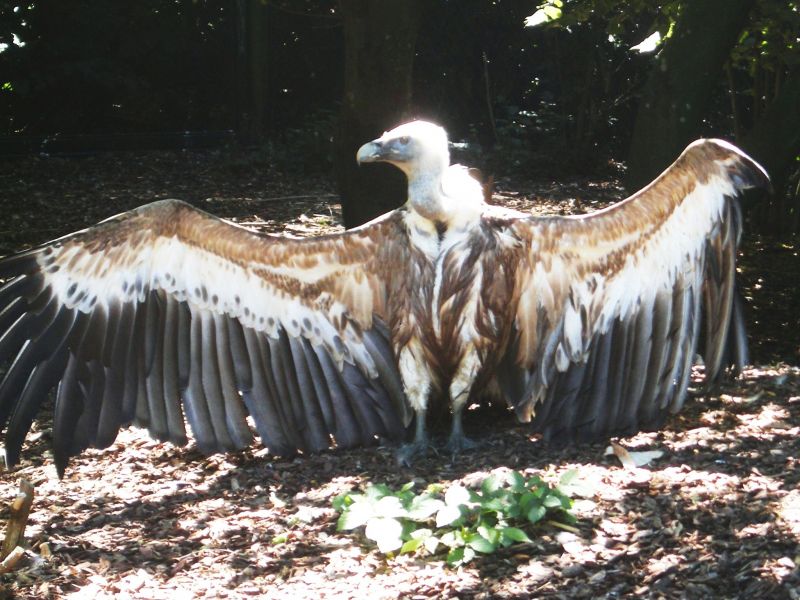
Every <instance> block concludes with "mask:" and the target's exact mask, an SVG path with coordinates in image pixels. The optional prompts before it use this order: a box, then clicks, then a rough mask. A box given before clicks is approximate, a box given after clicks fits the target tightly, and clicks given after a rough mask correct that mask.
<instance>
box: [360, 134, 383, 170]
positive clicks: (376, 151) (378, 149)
mask: <svg viewBox="0 0 800 600" xmlns="http://www.w3.org/2000/svg"><path fill="white" fill-rule="evenodd" d="M384 158H385V156H384V147H383V143H382V142H381V141H380V140H373V141H371V142H367V143H366V144H364V145H363V146H361V148H359V149H358V152H357V153H356V161H357V162H358V164H363V163H371V162H379V161H381V160H384Z"/></svg>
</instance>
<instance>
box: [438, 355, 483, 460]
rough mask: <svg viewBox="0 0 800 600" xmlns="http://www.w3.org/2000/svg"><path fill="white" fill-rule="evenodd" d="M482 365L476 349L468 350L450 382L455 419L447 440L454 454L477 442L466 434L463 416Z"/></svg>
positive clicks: (471, 446) (469, 447)
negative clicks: (462, 420)
mask: <svg viewBox="0 0 800 600" xmlns="http://www.w3.org/2000/svg"><path fill="white" fill-rule="evenodd" d="M480 366H481V361H480V357H479V356H478V353H477V352H476V351H475V350H472V351H471V352H468V353H467V355H466V356H465V357H464V358H463V359H461V363H460V364H459V365H458V369H457V370H456V374H455V375H454V376H453V380H452V383H451V384H450V406H452V407H453V420H452V424H451V429H450V439H449V440H448V441H447V446H446V448H447V450H449V451H450V452H451V453H452V454H454V455H455V454H458V453H459V452H462V451H464V450H472V449H474V448H475V447H476V446H477V444H476V443H475V442H473V441H472V440H471V439H469V438H468V437H467V436H465V435H464V425H463V423H462V422H461V416H462V413H463V412H464V406H465V405H466V404H467V400H468V399H469V394H470V391H471V390H472V384H473V383H474V381H475V378H476V377H477V374H478V369H479V368H480Z"/></svg>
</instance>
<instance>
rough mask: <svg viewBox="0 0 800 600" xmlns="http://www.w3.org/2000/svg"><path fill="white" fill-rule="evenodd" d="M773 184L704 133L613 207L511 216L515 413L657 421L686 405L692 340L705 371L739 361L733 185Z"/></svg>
mask: <svg viewBox="0 0 800 600" xmlns="http://www.w3.org/2000/svg"><path fill="white" fill-rule="evenodd" d="M767 184H768V178H767V175H766V173H765V172H764V171H763V169H761V167H759V166H758V165H757V164H756V163H755V162H753V161H752V160H751V159H750V158H748V157H747V156H746V155H744V154H743V153H742V152H740V151H739V150H737V149H736V148H735V147H733V146H731V145H730V144H727V143H726V142H722V141H718V140H700V141H698V142H695V143H694V144H692V145H691V146H689V147H688V148H687V149H686V151H685V152H684V153H683V154H682V155H681V156H680V158H678V160H677V161H676V162H675V163H674V164H673V165H672V166H670V167H669V168H668V169H667V170H666V171H665V172H664V173H663V174H662V175H661V176H660V177H659V178H658V179H656V180H655V181H654V182H653V183H652V184H650V185H649V186H648V187H646V188H645V189H643V190H642V191H640V192H639V193H637V194H635V195H634V196H632V197H630V198H628V199H627V200H625V201H623V202H621V203H619V204H617V205H615V206H612V207H609V208H608V209H606V210H603V211H599V212H597V213H594V214H591V215H586V216H581V217H554V218H524V219H517V220H512V221H509V222H507V224H506V226H505V227H504V229H505V230H506V232H507V233H510V234H511V235H510V237H511V238H512V239H513V240H514V241H513V243H511V244H508V248H509V251H510V252H512V253H514V254H515V256H516V264H517V270H516V280H515V285H516V290H515V297H516V298H518V305H517V309H516V317H515V322H514V327H513V331H512V337H511V339H510V343H509V346H508V348H509V349H508V352H507V354H506V356H505V357H504V358H503V360H502V363H501V364H500V368H499V370H498V379H499V382H500V383H501V385H502V386H503V387H504V388H505V390H506V394H507V396H508V397H509V398H510V400H511V401H512V403H513V405H514V406H515V408H516V410H517V414H518V416H519V417H520V418H521V419H523V420H529V419H530V418H531V417H532V416H533V414H534V413H535V421H534V423H535V426H536V427H537V429H539V430H541V431H543V432H544V433H545V436H546V437H548V438H556V437H558V438H563V439H572V438H578V439H594V438H598V437H600V436H603V435H608V434H610V433H631V432H634V431H637V430H639V429H642V428H645V429H647V428H653V427H657V426H660V425H661V424H662V422H663V420H664V418H665V416H666V414H667V413H669V412H673V413H674V412H676V411H677V410H678V409H680V407H681V405H682V404H683V401H684V398H685V394H686V390H687V386H688V380H689V375H690V371H691V366H692V362H693V359H694V357H695V353H696V349H697V348H698V340H700V339H701V338H704V344H703V346H702V348H700V352H701V353H702V355H703V358H704V363H705V372H706V378H707V380H709V381H713V380H714V379H715V378H716V377H717V374H718V373H719V372H720V370H721V369H722V368H724V367H725V366H727V365H726V363H730V362H733V363H742V362H745V361H746V360H747V358H746V352H747V350H746V349H747V344H746V339H745V337H744V330H743V325H742V318H741V314H740V313H739V310H740V308H739V306H738V301H737V300H736V291H735V287H734V285H735V281H734V280H735V274H736V270H735V263H736V249H737V244H738V240H739V235H740V231H741V215H740V210H739V206H738V202H737V199H736V198H737V196H738V194H739V193H740V191H741V190H743V189H744V188H747V187H753V186H756V185H767ZM701 323H703V325H702V326H701Z"/></svg>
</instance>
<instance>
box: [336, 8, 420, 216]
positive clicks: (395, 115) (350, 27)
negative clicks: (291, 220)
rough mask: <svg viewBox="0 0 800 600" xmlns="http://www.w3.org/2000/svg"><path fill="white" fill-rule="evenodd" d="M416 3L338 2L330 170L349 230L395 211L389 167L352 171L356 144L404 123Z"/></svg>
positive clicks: (398, 180) (397, 176)
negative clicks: (338, 86)
mask: <svg viewBox="0 0 800 600" xmlns="http://www.w3.org/2000/svg"><path fill="white" fill-rule="evenodd" d="M418 7H419V5H418V2H417V0H413V1H409V0H377V1H376V0H341V2H340V8H341V14H342V18H343V26H344V42H345V44H344V45H345V77H344V98H343V100H342V107H341V113H340V117H339V130H338V134H337V136H336V144H335V157H334V166H335V169H336V175H337V181H338V185H339V193H340V195H341V198H342V216H343V218H344V223H345V226H346V227H355V226H356V225H360V224H362V223H365V222H367V221H369V220H371V219H373V218H374V217H376V216H378V215H381V214H383V213H385V212H387V211H389V210H392V209H394V208H396V207H398V206H400V205H401V204H402V203H403V202H405V198H406V193H407V192H406V182H405V177H404V176H403V174H402V173H401V172H400V171H398V170H397V169H395V168H394V167H391V166H390V165H384V164H378V165H368V166H365V167H363V168H360V167H358V165H357V164H356V161H355V155H356V151H357V150H358V148H359V146H361V144H363V143H365V142H367V141H369V140H372V139H374V138H376V137H378V136H380V135H381V133H383V132H384V131H385V130H387V129H391V128H392V127H394V126H395V125H399V124H400V123H401V122H402V121H403V120H406V119H408V117H409V114H410V106H411V74H412V67H413V62H414V46H415V43H416V35H417V12H418Z"/></svg>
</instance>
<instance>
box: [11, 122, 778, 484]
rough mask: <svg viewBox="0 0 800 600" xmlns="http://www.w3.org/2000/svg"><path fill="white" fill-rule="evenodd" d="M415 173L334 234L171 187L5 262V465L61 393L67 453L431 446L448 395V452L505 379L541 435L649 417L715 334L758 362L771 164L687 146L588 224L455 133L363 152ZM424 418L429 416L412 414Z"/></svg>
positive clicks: (628, 428) (671, 400)
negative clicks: (127, 448)
mask: <svg viewBox="0 0 800 600" xmlns="http://www.w3.org/2000/svg"><path fill="white" fill-rule="evenodd" d="M357 158H358V161H359V162H361V163H368V162H376V161H384V162H389V163H391V164H393V165H396V166H397V167H398V168H400V169H402V170H403V172H404V173H405V174H406V176H407V177H408V201H407V202H406V203H405V205H404V206H402V207H401V208H399V209H398V210H395V211H393V212H390V213H388V214H386V215H384V216H382V217H380V218H378V219H376V220H374V221H372V222H371V223H368V224H366V225H364V226H362V227H359V228H357V229H353V230H350V231H347V232H344V233H340V234H335V235H328V236H323V237H319V238H315V239H302V240H295V239H286V238H282V237H275V236H268V235H260V234H257V233H253V232H251V231H248V230H247V229H243V228H241V227H238V226H236V225H233V224H231V223H227V222H225V221H222V220H220V219H218V218H216V217H213V216H211V215H209V214H206V213H205V212H202V211H200V210H198V209H196V208H193V207H192V206H190V205H188V204H185V203H183V202H179V201H176V200H164V201H159V202H154V203H152V204H148V205H146V206H142V207H140V208H137V209H135V210H132V211H130V212H127V213H124V214H121V215H118V216H115V217H112V218H110V219H108V220H106V221H103V222H102V223H100V224H98V225H96V226H94V227H90V228H89V229H86V230H84V231H80V232H77V233H74V234H71V235H68V236H66V237H63V238H61V239H58V240H55V241H53V242H49V243H47V244H44V245H42V246H40V247H38V248H34V249H32V250H28V251H25V252H21V253H19V254H16V255H13V256H9V257H6V258H5V259H3V260H2V261H0V279H2V280H5V285H4V286H3V287H2V288H0V368H2V367H3V366H4V367H5V371H6V372H5V376H4V378H3V379H2V383H0V428H2V427H3V426H5V449H6V458H7V462H8V464H9V465H14V464H15V463H17V462H18V460H19V456H20V451H21V448H22V444H23V441H24V438H25V436H26V434H27V432H28V430H29V428H30V426H31V423H32V420H33V419H34V418H35V417H36V415H37V413H38V412H39V410H40V408H41V407H42V406H43V405H44V404H45V401H46V399H47V398H48V396H49V394H50V392H51V391H52V390H55V391H54V394H53V396H54V417H53V446H54V454H55V463H56V467H57V469H58V471H59V474H63V472H64V469H65V468H66V466H67V463H68V460H69V458H70V457H71V456H75V455H77V454H78V453H80V452H81V451H82V450H83V449H85V448H87V447H89V446H92V447H98V448H103V447H106V446H108V445H109V444H111V443H112V442H113V441H114V438H115V437H116V435H117V432H118V431H119V429H120V427H124V426H126V425H128V424H130V423H135V424H137V425H139V426H141V427H146V428H147V429H148V430H149V432H150V433H151V434H152V435H153V436H155V437H156V438H158V439H160V440H170V441H172V442H174V443H176V444H184V443H186V441H187V432H186V427H185V422H186V421H188V423H189V425H190V427H191V431H192V434H193V436H194V438H195V440H196V443H197V445H198V447H199V448H200V449H201V450H202V451H203V452H206V453H211V452H218V451H228V450H235V449H239V448H243V447H245V446H248V445H249V444H250V443H251V441H252V438H253V434H252V432H251V427H250V424H249V423H248V421H247V417H248V415H249V416H250V417H252V422H253V423H254V425H255V429H256V432H257V433H258V436H259V437H260V438H261V443H262V444H264V445H265V446H266V447H267V448H268V449H269V450H270V451H271V452H273V453H275V454H287V453H294V452H296V451H302V452H307V451H318V450H322V449H324V448H328V447H330V446H338V447H350V446H354V445H362V444H370V443H373V442H374V441H375V440H376V439H379V438H389V439H393V440H398V439H401V438H402V436H403V435H404V432H405V427H406V426H407V425H408V424H409V423H410V421H411V418H412V416H413V415H414V414H415V415H416V427H415V436H414V441H413V443H411V444H409V445H407V446H404V447H403V448H402V449H401V451H400V458H401V459H402V460H404V461H408V460H410V459H411V458H412V457H413V456H414V455H415V454H417V453H419V452H421V451H424V450H425V448H426V447H427V444H428V438H427V435H426V430H425V414H426V409H427V406H428V400H429V398H430V397H431V396H432V395H435V394H437V393H439V392H441V393H446V394H447V395H448V396H449V398H450V403H451V408H452V413H453V417H452V432H451V435H450V440H449V444H448V446H449V448H451V449H452V450H454V451H456V450H459V449H461V448H464V447H465V446H466V445H468V440H466V438H465V437H464V434H463V429H462V424H461V414H462V410H463V408H464V406H465V404H466V402H467V401H468V400H469V399H470V398H473V397H478V396H480V395H481V393H482V391H484V390H486V389H487V388H488V387H489V386H492V387H493V388H498V389H500V390H501V391H502V393H503V395H504V396H505V398H506V400H507V401H508V403H509V405H510V406H511V407H513V408H514V410H515V411H516V414H517V415H518V417H519V418H520V419H522V420H523V421H528V420H530V419H532V418H533V420H534V425H535V427H536V428H537V429H538V430H539V431H542V432H544V434H545V436H546V437H547V436H549V437H555V436H558V437H559V438H562V439H573V438H574V439H592V438H597V437H600V436H604V435H608V434H611V433H631V432H634V431H636V430H638V429H640V428H654V427H658V426H660V425H661V424H662V422H663V420H664V418H665V416H666V415H667V414H669V413H674V412H676V411H677V410H678V409H680V407H681V405H682V404H683V401H684V398H685V396H686V391H687V384H688V380H689V374H690V368H691V365H692V360H693V358H694V356H695V352H696V349H697V347H698V340H699V339H701V335H702V338H703V340H704V346H703V347H702V348H700V349H699V350H700V351H701V352H702V354H703V357H704V362H705V369H706V370H705V372H706V377H707V378H708V379H709V380H712V381H713V380H714V379H715V378H716V377H717V375H718V373H719V372H720V371H721V370H722V369H723V368H724V367H725V366H726V365H727V364H730V363H736V364H741V363H743V362H744V361H746V341H745V337H744V330H743V324H742V316H741V313H740V312H739V307H738V304H737V302H736V300H735V298H736V296H735V289H734V279H735V273H736V271H735V262H736V247H737V242H738V240H739V235H740V231H741V216H740V212H739V207H738V204H737V200H736V197H737V196H738V194H739V193H740V191H741V190H743V189H745V188H747V187H751V186H756V185H766V184H767V182H768V179H767V176H766V174H765V173H764V171H763V169H761V167H759V166H758V165H757V164H756V163H755V162H753V161H752V160H751V159H750V158H748V157H747V156H746V155H745V154H743V153H742V152H741V151H739V150H738V149H736V148H735V147H733V146H731V145H730V144H728V143H726V142H722V141H719V140H700V141H697V142H695V143H693V144H691V145H690V146H689V147H688V148H687V149H686V150H685V151H684V152H683V154H681V156H680V157H679V158H678V160H677V161H675V163H673V164H672V165H671V166H670V167H669V168H668V169H667V170H666V171H665V172H664V173H663V174H662V175H661V176H659V177H658V178H657V179H656V180H655V181H654V182H653V183H651V184H650V185H649V186H647V187H646V188H645V189H643V190H641V191H640V192H638V193H636V194H634V195H633V196H631V197H630V198H628V199H627V200H624V201H622V202H620V203H618V204H616V205H614V206H611V207H610V208H607V209H605V210H602V211H599V212H596V213H594V214H591V215H586V216H580V217H544V218H542V217H532V216H530V215H526V214H522V213H518V212H514V211H510V210H505V209H500V208H498V207H494V206H490V205H488V204H486V203H485V202H484V201H483V197H482V192H481V188H480V185H479V184H478V183H477V182H476V181H475V180H473V179H472V178H471V177H469V175H468V174H467V172H466V169H464V168H463V167H459V166H450V164H449V153H448V145H447V137H446V134H445V132H444V130H443V129H441V128H440V127H437V126H435V125H432V124H430V123H425V122H413V123H408V124H405V125H401V126H400V127H398V128H396V129H394V130H392V131H390V132H388V133H385V134H384V135H383V136H381V137H380V138H378V139H376V140H375V141H373V142H369V143H368V144H365V145H364V146H362V147H361V149H360V150H359V151H358V155H357ZM412 411H413V412H412Z"/></svg>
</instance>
